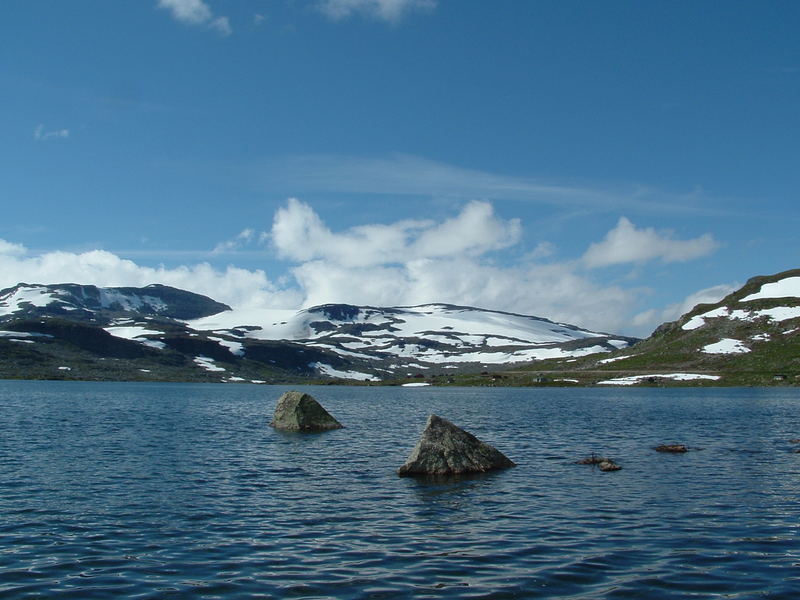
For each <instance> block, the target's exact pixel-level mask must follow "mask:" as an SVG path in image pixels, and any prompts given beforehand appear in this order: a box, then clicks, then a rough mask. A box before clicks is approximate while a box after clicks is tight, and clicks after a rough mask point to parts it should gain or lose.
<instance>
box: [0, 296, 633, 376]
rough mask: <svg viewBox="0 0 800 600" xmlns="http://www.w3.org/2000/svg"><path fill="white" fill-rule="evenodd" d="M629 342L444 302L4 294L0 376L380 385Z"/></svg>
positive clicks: (0, 316) (0, 313)
mask: <svg viewBox="0 0 800 600" xmlns="http://www.w3.org/2000/svg"><path fill="white" fill-rule="evenodd" d="M633 341H635V340H634V339H632V338H626V337H619V336H610V335H607V334H602V333H595V332H592V331H587V330H584V329H580V328H578V327H574V326H571V325H566V324H562V323H554V322H552V321H548V320H547V319H542V318H538V317H528V316H524V315H518V314H512V313H503V312H498V311H487V310H480V309H476V308H471V307H461V306H452V305H446V304H430V305H425V306H417V307H394V308H376V307H359V306H352V305H346V304H327V305H324V306H318V307H313V308H309V309H305V310H300V311H274V310H269V311H263V310H262V311H250V312H247V311H234V310H231V309H230V307H228V306H226V305H224V304H221V303H218V302H215V301H214V300H212V299H210V298H207V297H205V296H200V295H198V294H193V293H190V292H186V291H183V290H178V289H175V288H169V287H166V286H147V287H144V288H97V287H95V286H85V285H84V286H80V285H74V284H64V285H29V284H19V285H17V286H15V287H14V288H9V289H6V290H2V291H0V356H2V357H3V360H0V377H51V376H54V375H59V376H61V377H67V376H69V377H74V378H99V379H104V378H127V379H130V378H137V379H148V378H154V379H155V378H161V379H169V380H187V379H188V380H203V381H207V380H212V381H240V380H247V381H277V380H287V379H289V380H291V379H297V378H344V379H354V380H364V381H377V380H381V379H393V378H397V377H405V376H407V375H409V374H410V373H422V372H424V373H425V374H433V373H439V374H443V373H454V372H459V371H480V370H481V369H486V368H491V367H492V366H495V367H496V366H500V365H507V364H511V363H521V362H525V361H530V360H533V359H543V358H553V357H577V356H585V355H587V354H592V353H596V352H609V351H613V350H617V349H619V348H623V347H626V346H628V345H629V344H630V343H632V342H633ZM70 361H72V362H70ZM112 361H113V363H114V365H113V367H114V368H113V369H112V368H110V366H109V364H110V362H112Z"/></svg>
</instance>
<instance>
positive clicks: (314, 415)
mask: <svg viewBox="0 0 800 600" xmlns="http://www.w3.org/2000/svg"><path fill="white" fill-rule="evenodd" d="M270 425H271V426H272V427H274V428H275V429H281V430H283V431H327V430H328V429H341V428H342V427H343V425H342V424H341V423H339V421H337V420H336V419H334V418H333V417H332V416H331V415H330V413H329V412H328V411H327V410H325V409H324V408H323V407H322V405H321V404H320V403H319V402H317V401H316V400H315V399H314V398H313V396H310V395H309V394H303V393H302V392H286V393H285V394H283V396H281V397H280V398H278V404H277V405H276V406H275V414H274V415H273V417H272V422H271V423H270Z"/></svg>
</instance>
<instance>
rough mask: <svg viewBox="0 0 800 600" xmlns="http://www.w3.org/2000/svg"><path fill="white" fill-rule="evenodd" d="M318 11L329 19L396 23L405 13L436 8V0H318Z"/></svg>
mask: <svg viewBox="0 0 800 600" xmlns="http://www.w3.org/2000/svg"><path fill="white" fill-rule="evenodd" d="M317 6H318V7H319V10H320V11H322V12H323V13H324V14H326V15H327V16H328V17H330V18H331V19H335V20H340V19H346V18H348V17H351V16H353V15H358V14H361V15H364V16H367V17H370V18H374V19H378V20H382V21H388V22H391V23H396V22H397V21H399V20H400V19H401V18H402V17H403V16H405V14H406V13H409V12H413V11H429V10H433V9H434V8H436V0H320V1H319V3H318V4H317Z"/></svg>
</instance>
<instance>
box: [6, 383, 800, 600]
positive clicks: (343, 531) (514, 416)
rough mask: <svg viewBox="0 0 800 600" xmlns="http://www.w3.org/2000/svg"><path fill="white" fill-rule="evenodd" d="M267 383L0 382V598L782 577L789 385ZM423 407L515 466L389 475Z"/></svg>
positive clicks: (501, 589)
mask: <svg viewBox="0 0 800 600" xmlns="http://www.w3.org/2000/svg"><path fill="white" fill-rule="evenodd" d="M282 391H284V390H283V389H277V388H270V387H257V386H215V385H174V384H172V385H150V384H88V383H44V382H1V383H0V427H2V429H1V430H2V431H3V432H4V435H3V436H2V437H0V481H2V487H0V514H2V515H3V518H2V520H0V599H2V598H14V599H16V598H43V597H46V598H81V599H87V598H89V599H91V598H136V599H156V598H201V599H205V598H209V599H211V598H225V599H239V598H242V599H244V598H336V599H349V598H352V599H367V598H370V599H371V598H375V599H379V598H386V599H394V598H437V599H438V598H481V599H486V598H496V599H501V598H574V599H589V598H591V599H596V598H609V599H611V598H637V599H640V598H648V599H651V598H652V599H659V598H668V599H677V598H709V597H716V596H719V597H723V596H724V597H726V598H742V599H744V598H753V597H763V598H772V599H782V598H796V597H798V594H797V590H798V589H800V539H799V538H798V528H800V525H799V524H798V523H800V519H798V516H800V515H798V512H800V511H799V510H798V506H800V505H799V504H798V499H799V496H800V485H798V484H800V455H796V454H793V453H792V452H791V451H790V450H791V448H790V447H789V446H788V445H787V443H786V440H788V439H791V438H794V437H798V435H800V416H798V415H800V411H798V410H797V401H796V399H795V398H794V397H793V395H792V394H791V393H790V392H789V393H787V392H785V391H780V390H770V391H764V390H710V389H705V390H659V389H648V390H524V389H518V390H503V389H497V388H494V389H470V390H465V389H462V390H454V389H435V388H426V389H419V390H413V391H410V390H400V389H397V388H355V389H354V388H336V387H333V386H327V387H324V388H317V389H314V390H312V393H314V394H315V395H316V396H317V397H318V398H319V399H320V400H322V401H323V403H324V404H325V405H326V407H327V408H328V409H329V410H330V411H331V412H332V413H333V414H334V415H336V416H337V418H339V419H340V420H341V421H342V422H344V423H345V425H346V428H345V429H343V430H336V431H332V432H327V433H325V434H321V435H297V434H284V433H280V432H275V431H274V430H272V429H270V428H269V427H267V426H266V423H267V422H268V420H269V416H270V413H271V411H272V409H273V407H274V402H275V400H276V399H277V397H278V396H279V395H280V393H281V392H282ZM409 392H411V393H409ZM398 397H400V398H399V399H398ZM429 412H437V413H438V414H441V415H442V416H444V417H446V418H449V419H451V420H453V421H454V422H456V423H457V424H459V425H461V426H462V427H464V428H466V429H468V430H470V431H472V432H473V433H475V434H476V435H477V436H478V437H480V438H482V439H485V440H486V441H489V442H491V443H493V444H494V445H496V446H497V447H498V448H500V449H501V450H502V451H503V452H504V453H506V454H508V455H509V456H510V457H511V458H513V459H514V460H515V461H516V462H517V463H518V465H519V466H517V467H516V468H514V469H510V470H508V471H504V472H501V473H493V474H487V475H482V476H477V477H472V478H467V479H462V480H455V481H449V482H448V481H439V482H425V481H416V480H413V479H401V478H398V477H397V476H396V473H395V470H396V469H397V467H398V466H399V465H400V464H402V462H403V460H404V459H405V457H406V455H407V454H408V452H409V451H410V449H411V447H412V446H413V444H414V442H415V440H416V437H417V436H418V434H419V431H420V429H421V427H422V425H423V424H424V421H425V418H426V416H427V414H428V413H429ZM672 440H678V441H680V442H682V443H687V444H689V445H690V446H691V447H692V448H703V450H702V451H692V452H689V453H687V454H685V455H679V456H670V455H663V454H659V453H656V452H654V451H653V450H652V448H653V447H654V446H655V445H657V444H659V443H663V442H668V441H672ZM591 452H596V453H597V454H602V455H606V456H612V457H613V458H614V459H615V460H616V461H617V462H618V463H619V464H621V465H622V466H623V470H622V471H619V472H617V473H602V472H600V471H599V470H597V469H594V468H591V467H586V466H580V465H575V464H574V461H575V460H577V459H579V458H581V457H582V456H585V455H586V454H588V453H591Z"/></svg>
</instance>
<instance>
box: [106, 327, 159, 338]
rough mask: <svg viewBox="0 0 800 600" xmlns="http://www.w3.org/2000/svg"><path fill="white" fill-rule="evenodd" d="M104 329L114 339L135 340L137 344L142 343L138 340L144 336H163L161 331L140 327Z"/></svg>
mask: <svg viewBox="0 0 800 600" xmlns="http://www.w3.org/2000/svg"><path fill="white" fill-rule="evenodd" d="M103 329H105V330H106V331H107V332H108V333H110V334H111V335H113V336H114V337H118V338H123V339H125V340H135V341H137V342H140V341H141V340H137V339H136V338H138V337H141V336H144V335H163V333H162V332H161V331H155V330H153V329H146V328H144V327H142V326H140V325H128V326H123V327H104V328H103Z"/></svg>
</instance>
